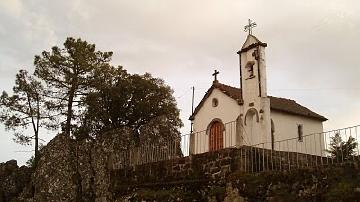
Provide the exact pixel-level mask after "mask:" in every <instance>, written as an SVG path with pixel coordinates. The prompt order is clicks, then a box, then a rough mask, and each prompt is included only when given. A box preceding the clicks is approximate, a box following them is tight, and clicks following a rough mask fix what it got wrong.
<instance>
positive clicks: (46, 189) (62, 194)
mask: <svg viewBox="0 0 360 202" xmlns="http://www.w3.org/2000/svg"><path fill="white" fill-rule="evenodd" d="M78 182H79V175H78V172H77V164H76V153H75V152H74V151H73V145H72V140H71V138H70V137H69V136H67V135H65V134H59V135H57V136H56V137H55V138H54V139H52V140H51V141H50V142H49V143H48V144H47V146H46V147H44V148H43V149H42V151H41V158H40V160H39V163H38V165H37V167H36V170H35V172H34V174H33V176H32V184H33V186H34V188H35V189H34V190H35V192H34V200H35V201H76V200H77V196H78V194H77V193H78V188H79V186H78V184H79V183H78Z"/></svg>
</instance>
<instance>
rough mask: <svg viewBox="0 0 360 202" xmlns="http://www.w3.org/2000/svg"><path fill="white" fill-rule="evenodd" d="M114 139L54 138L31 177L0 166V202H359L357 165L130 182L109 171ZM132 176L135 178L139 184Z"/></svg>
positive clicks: (118, 145)
mask: <svg viewBox="0 0 360 202" xmlns="http://www.w3.org/2000/svg"><path fill="white" fill-rule="evenodd" d="M119 134H123V135H124V136H126V135H127V134H129V133H128V131H127V130H125V129H124V130H121V131H118V132H117V133H115V135H106V136H104V137H103V138H101V139H98V140H96V141H94V142H88V141H80V142H75V141H74V140H72V139H70V138H69V137H67V136H65V135H58V136H57V137H55V138H54V139H53V140H52V141H51V142H49V144H48V145H47V146H46V147H44V148H43V150H42V153H41V159H40V161H39V164H38V166H37V168H36V169H34V170H32V169H31V168H27V167H25V166H22V167H18V166H17V164H16V161H14V160H12V161H8V162H6V163H1V164H0V202H2V201H4V202H5V201H40V202H42V201H96V202H106V201H228V202H230V201H293V200H295V201H360V168H359V165H360V164H359V162H352V163H349V164H343V165H338V166H336V167H321V168H315V169H314V168H313V169H310V168H309V169H301V170H300V169H298V170H292V171H291V172H290V171H287V172H286V171H283V172H263V173H257V174H249V173H243V172H241V171H239V170H236V169H235V170H231V172H228V171H229V170H227V174H226V175H216V176H215V177H214V175H210V176H206V175H204V173H198V172H197V171H196V170H194V169H195V168H187V169H186V170H191V169H193V171H194V172H192V174H191V175H187V177H186V178H184V177H182V176H180V175H179V172H177V174H176V176H174V177H173V178H166V179H171V180H166V179H165V178H163V177H162V176H152V177H146V176H144V173H146V172H144V169H147V168H156V167H157V166H153V165H142V166H138V167H135V168H130V170H129V171H131V172H129V173H131V175H130V174H129V173H128V174H125V175H121V176H119V175H114V174H116V173H118V172H117V171H116V170H114V167H113V166H112V165H113V164H116V162H113V161H114V160H113V159H112V158H110V157H111V156H113V154H116V153H118V152H119V151H121V150H122V149H123V148H122V145H123V142H122V140H121V139H119V137H120V136H119ZM208 155H215V156H217V157H219V155H220V153H217V152H214V153H212V154H206V158H203V161H205V160H206V159H209V161H210V160H211V159H214V158H211V156H208ZM194 158H195V157H194ZM227 158H228V157H227ZM180 161H181V159H180V160H179V159H177V160H176V161H169V162H166V163H165V162H163V163H162V162H159V163H158V165H168V164H171V165H172V167H173V168H174V170H179V169H177V168H178V167H179V166H178V165H175V164H174V163H175V162H178V163H179V162H180ZM195 161H197V160H196V158H195ZM221 162H223V161H221ZM229 162H231V161H229ZM223 163H226V162H223ZM210 164H212V163H211V162H210ZM215 164H216V162H215ZM181 165H182V164H181ZM186 165H187V164H184V169H185V167H186ZM219 165H222V163H219ZM158 168H161V166H160V167H158ZM201 169H203V168H201ZM201 169H200V168H199V170H201ZM195 171H196V172H195ZM152 175H164V171H155V170H154V172H153V171H152ZM137 176H141V180H139V179H140V178H139V177H137ZM189 176H190V177H189ZM127 178H131V180H130V179H127ZM154 179H157V180H154ZM159 179H164V180H159Z"/></svg>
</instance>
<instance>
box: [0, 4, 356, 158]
mask: <svg viewBox="0 0 360 202" xmlns="http://www.w3.org/2000/svg"><path fill="white" fill-rule="evenodd" d="M16 2H17V4H16V3H15V5H9V4H6V3H5V4H6V6H1V5H2V4H4V3H0V9H1V10H0V44H1V46H0V79H1V81H0V82H1V86H2V87H3V88H5V89H9V88H10V87H11V85H12V84H13V80H14V78H13V77H14V75H15V73H16V71H17V69H19V68H23V67H26V68H29V69H30V70H31V69H32V60H33V57H34V55H35V54H39V53H41V51H42V50H49V49H50V47H51V46H53V45H59V46H61V45H62V43H63V41H64V40H65V38H66V37H67V36H73V37H81V38H83V39H86V40H88V41H89V42H92V43H95V44H96V45H97V47H98V48H99V49H100V50H103V51H114V57H113V64H114V65H123V66H124V67H125V68H126V69H128V70H129V71H130V72H136V73H144V72H145V71H147V72H150V73H152V74H153V75H154V76H158V77H162V78H164V79H165V81H166V82H167V83H168V84H169V85H171V86H172V87H173V88H174V90H175V96H176V97H177V100H178V104H179V107H180V108H181V110H182V111H181V117H182V119H183V121H184V122H185V123H186V127H185V128H184V129H183V130H182V131H183V132H188V131H189V122H188V121H187V118H188V116H189V115H190V110H191V109H190V107H191V106H190V104H191V103H190V101H191V93H190V87H191V86H193V85H194V86H195V88H196V101H197V102H198V101H200V99H201V97H202V96H203V94H204V92H205V91H206V90H207V88H208V87H209V86H210V85H211V82H212V77H211V73H212V72H213V70H214V69H215V68H216V69H218V70H220V72H221V73H220V75H219V78H220V81H221V82H224V83H227V84H230V85H235V86H239V76H238V75H239V70H238V56H237V54H236V51H237V50H238V49H239V48H240V47H241V45H242V43H243V41H244V40H245V37H246V33H244V32H243V26H244V24H245V23H246V22H247V19H248V18H252V19H254V20H255V21H256V22H257V24H258V26H257V27H256V28H255V30H254V34H255V35H256V36H257V37H258V38H259V39H260V40H262V41H264V42H267V43H268V48H267V52H266V57H267V67H268V69H267V71H268V86H269V94H272V95H277V96H281V97H288V98H293V99H296V100H298V101H299V102H300V103H302V104H304V105H306V106H309V107H310V108H311V109H313V110H315V111H318V112H319V113H323V114H324V115H326V116H327V117H328V118H329V119H330V121H329V122H328V123H327V124H325V126H326V128H328V129H330V128H334V127H338V126H345V125H346V124H353V123H354V122H360V116H359V115H358V114H359V113H357V114H356V109H358V108H359V107H360V106H359V105H356V104H354V102H355V100H359V99H360V90H356V88H360V79H359V78H358V77H359V75H360V67H359V63H360V62H359V61H358V56H359V55H360V51H359V46H360V40H359V38H358V36H359V34H360V3H359V2H358V1H355V0H353V1H340V0H335V1H325V0H320V1H286V0H275V1H265V0H258V1H253V0H252V1H250V0H242V1H237V0H224V1H217V0H200V1H190V0H184V1H169V0H153V1H145V0H144V1H130V0H128V1H124V0H112V1H111V0H104V1H95V0H75V1H70V0H69V1H44V0H33V1H25V0H24V1H16ZM5 4H4V5H5ZM9 8H11V9H9ZM307 89H310V90H307ZM0 90H3V89H0ZM3 142H4V143H3ZM5 142H6V141H2V142H1V143H0V144H4V145H5V146H6V144H10V141H9V143H5ZM4 148H5V147H4ZM14 155H15V154H14ZM16 155H17V156H19V155H18V154H16ZM8 158H10V157H9V155H4V156H3V155H1V156H0V161H3V160H5V159H8Z"/></svg>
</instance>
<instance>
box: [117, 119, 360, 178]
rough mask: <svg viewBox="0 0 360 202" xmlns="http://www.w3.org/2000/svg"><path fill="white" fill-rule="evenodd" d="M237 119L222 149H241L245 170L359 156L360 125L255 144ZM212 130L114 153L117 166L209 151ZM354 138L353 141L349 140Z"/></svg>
mask: <svg viewBox="0 0 360 202" xmlns="http://www.w3.org/2000/svg"><path fill="white" fill-rule="evenodd" d="M238 130H239V127H238V126H237V124H236V121H232V122H228V123H226V124H224V130H223V132H222V135H223V138H222V140H223V144H222V146H223V147H222V148H237V149H238V150H239V152H240V157H241V158H240V161H241V167H242V170H243V171H245V172H259V171H267V170H291V169H294V168H304V167H314V166H326V165H331V164H337V163H344V162H347V161H352V160H358V159H359V154H360V153H359V150H360V148H359V144H358V143H359V142H360V134H358V133H359V132H360V125H358V126H353V127H347V128H342V129H337V130H332V131H327V132H322V133H313V134H308V135H304V136H302V137H300V138H299V137H294V138H289V139H284V140H277V141H272V142H264V143H259V144H255V145H250V144H248V141H247V140H246V137H245V138H243V137H241V136H239V135H238V133H239V131H238ZM208 133H209V131H206V130H203V131H199V132H195V133H192V134H186V135H182V136H181V137H180V138H179V139H177V140H169V141H164V142H161V143H152V144H147V145H142V146H140V147H135V148H132V149H128V150H126V151H122V152H119V153H117V154H112V155H111V158H112V162H113V168H123V167H127V166H134V165H141V164H146V163H152V162H158V161H163V160H170V159H174V158H180V157H184V156H189V155H191V154H200V153H205V152H208V151H209V144H210V143H209V134H208ZM340 139H341V141H340ZM349 139H350V140H349Z"/></svg>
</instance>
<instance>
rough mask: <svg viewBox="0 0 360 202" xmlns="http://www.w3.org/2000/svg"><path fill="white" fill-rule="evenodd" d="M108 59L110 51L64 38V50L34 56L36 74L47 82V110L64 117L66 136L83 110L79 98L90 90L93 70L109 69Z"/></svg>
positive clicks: (55, 48) (54, 49)
mask: <svg viewBox="0 0 360 202" xmlns="http://www.w3.org/2000/svg"><path fill="white" fill-rule="evenodd" d="M111 56H112V52H100V51H96V49H95V45H94V44H89V43H87V42H86V41H83V40H81V39H74V38H67V39H66V41H65V43H64V48H59V47H57V46H54V47H53V48H52V49H51V51H44V52H42V54H41V55H37V56H35V61H34V65H35V75H36V76H37V77H39V78H40V79H42V80H43V81H45V83H46V87H47V88H46V91H47V93H46V95H47V98H48V100H49V103H50V105H49V106H50V109H51V110H53V111H55V112H58V113H59V114H61V115H63V116H65V121H64V122H63V123H62V126H63V131H64V132H65V133H66V134H69V135H70V133H71V130H72V129H73V126H74V125H73V124H75V123H77V122H76V120H78V117H79V116H80V114H81V112H82V111H83V110H82V108H81V107H82V101H81V97H83V96H84V95H86V94H87V93H88V92H89V91H90V86H91V82H92V81H93V79H92V78H93V77H94V71H95V70H96V69H97V70H101V68H103V67H105V66H108V65H109V64H108V63H109V62H110V60H111ZM74 120H75V122H73V121H74Z"/></svg>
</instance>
